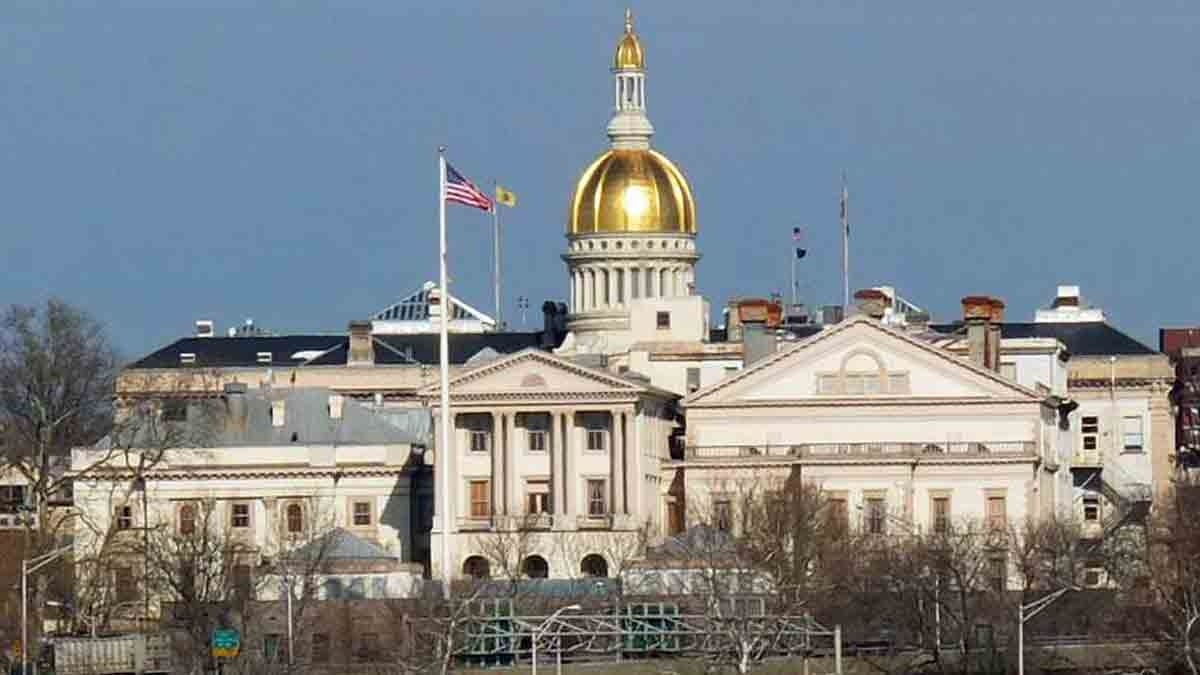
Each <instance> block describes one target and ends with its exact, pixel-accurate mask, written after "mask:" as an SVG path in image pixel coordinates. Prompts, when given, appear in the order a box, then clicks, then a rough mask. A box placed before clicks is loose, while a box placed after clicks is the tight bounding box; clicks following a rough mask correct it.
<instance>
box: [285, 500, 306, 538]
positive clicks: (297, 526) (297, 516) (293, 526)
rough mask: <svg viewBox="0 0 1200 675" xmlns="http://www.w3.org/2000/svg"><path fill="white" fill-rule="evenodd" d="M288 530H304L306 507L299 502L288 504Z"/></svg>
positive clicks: (292, 531) (295, 531)
mask: <svg viewBox="0 0 1200 675" xmlns="http://www.w3.org/2000/svg"><path fill="white" fill-rule="evenodd" d="M287 531H288V534H300V533H301V532H304V509H303V508H301V507H300V505H299V504H288V505H287Z"/></svg>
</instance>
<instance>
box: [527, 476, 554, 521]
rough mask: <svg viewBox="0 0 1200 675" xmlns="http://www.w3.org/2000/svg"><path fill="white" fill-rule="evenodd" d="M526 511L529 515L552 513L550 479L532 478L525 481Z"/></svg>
mask: <svg viewBox="0 0 1200 675" xmlns="http://www.w3.org/2000/svg"><path fill="white" fill-rule="evenodd" d="M525 513H527V514H529V515H537V514H540V513H550V481H547V480H530V481H526V482H525Z"/></svg>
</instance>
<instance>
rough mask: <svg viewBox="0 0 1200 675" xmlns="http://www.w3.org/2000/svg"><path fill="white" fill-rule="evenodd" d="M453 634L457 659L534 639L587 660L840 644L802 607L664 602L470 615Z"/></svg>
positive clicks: (482, 660) (492, 656) (503, 651)
mask: <svg viewBox="0 0 1200 675" xmlns="http://www.w3.org/2000/svg"><path fill="white" fill-rule="evenodd" d="M460 630H461V631H462V633H461V635H460V636H459V637H458V639H457V640H456V641H455V644H456V645H457V647H456V650H455V657H456V660H457V661H458V662H459V663H468V664H517V663H521V662H523V661H524V662H528V660H529V658H530V656H531V655H532V652H533V640H534V639H537V640H538V642H539V645H540V646H539V650H540V651H541V652H542V653H543V654H546V653H549V654H561V655H562V658H563V659H564V660H570V661H587V660H593V659H605V658H606V657H607V658H611V657H613V656H618V655H623V656H625V657H632V658H638V657H641V658H645V657H652V656H703V655H713V654H729V653H731V652H732V651H733V650H734V649H735V648H736V646H735V645H734V644H732V641H734V640H738V639H741V638H746V637H753V639H754V640H755V641H756V643H757V644H756V649H755V651H756V652H757V654H756V656H757V657H758V658H763V657H768V656H791V655H800V654H806V653H807V654H822V655H832V654H833V653H834V652H835V651H837V650H839V649H840V644H839V642H840V629H837V628H835V629H830V628H827V627H825V626H823V625H821V624H820V623H817V622H816V621H814V620H813V619H812V617H810V616H807V615H770V614H767V615H759V616H725V617H721V616H713V615H701V614H681V613H678V610H677V609H674V608H673V607H667V606H665V604H664V606H663V608H662V610H661V613H648V612H644V611H638V610H637V608H636V607H634V608H628V609H626V610H625V611H621V612H612V613H603V614H561V615H557V616H552V617H545V616H505V615H503V614H499V615H493V616H487V617H477V618H472V619H469V620H467V621H465V622H463V624H462V625H461V627H460Z"/></svg>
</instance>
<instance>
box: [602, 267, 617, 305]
mask: <svg viewBox="0 0 1200 675" xmlns="http://www.w3.org/2000/svg"><path fill="white" fill-rule="evenodd" d="M604 273H605V274H606V275H608V306H609V307H616V306H617V305H619V304H621V299H620V298H618V297H617V268H616V267H613V266H612V265H607V266H605V268H604Z"/></svg>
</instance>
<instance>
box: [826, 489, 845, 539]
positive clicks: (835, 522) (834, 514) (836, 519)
mask: <svg viewBox="0 0 1200 675" xmlns="http://www.w3.org/2000/svg"><path fill="white" fill-rule="evenodd" d="M829 528H830V530H831V532H830V536H831V538H833V539H840V538H841V537H842V536H844V535H845V534H846V532H848V531H849V530H850V511H849V509H847V508H846V498H845V497H833V498H831V499H830V500H829Z"/></svg>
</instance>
